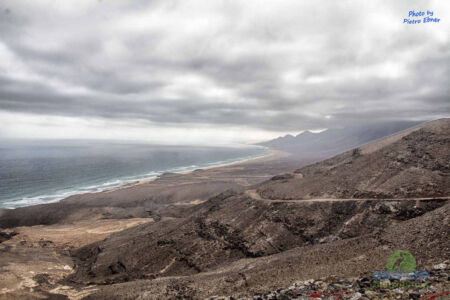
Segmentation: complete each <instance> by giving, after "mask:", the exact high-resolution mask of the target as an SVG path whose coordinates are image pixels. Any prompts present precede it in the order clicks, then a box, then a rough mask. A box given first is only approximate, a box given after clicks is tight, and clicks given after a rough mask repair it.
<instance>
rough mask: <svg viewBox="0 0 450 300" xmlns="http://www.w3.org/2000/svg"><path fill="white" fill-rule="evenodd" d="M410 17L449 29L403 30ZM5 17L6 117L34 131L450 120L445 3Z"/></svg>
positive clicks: (71, 11)
mask: <svg viewBox="0 0 450 300" xmlns="http://www.w3.org/2000/svg"><path fill="white" fill-rule="evenodd" d="M144 2H145V3H144ZM412 9H415V10H427V9H428V10H433V11H434V13H435V14H436V16H437V17H440V18H441V20H442V21H441V22H440V23H436V24H416V25H407V24H403V23H402V22H403V18H405V17H407V14H408V11H409V10H412ZM0 14H1V17H0V111H3V112H4V113H5V115H8V116H10V115H11V114H18V115H19V114H20V115H21V116H29V119H27V118H26V117H23V118H22V119H21V120H23V122H27V120H29V123H30V124H35V123H33V122H34V121H33V122H32V121H31V118H33V120H34V118H36V117H38V118H39V116H41V117H42V118H44V119H45V118H46V117H44V116H53V117H55V118H61V119H58V120H60V121H61V122H64V121H63V120H66V119H64V118H78V119H80V120H97V121H98V122H102V124H103V122H106V123H105V124H108V122H109V123H110V124H113V123H114V124H117V122H119V123H120V124H122V125H121V126H125V127H127V126H128V127H130V128H131V127H133V126H134V124H140V125H139V126H142V128H146V127H147V128H154V129H155V128H158V130H159V131H160V132H164V128H172V129H173V128H182V129H183V130H184V131H185V130H188V129H189V128H191V129H192V131H196V132H197V131H201V130H202V128H203V129H204V128H209V131H208V132H210V134H211V135H218V134H221V133H224V132H229V131H230V130H235V129H236V128H242V130H244V131H245V132H247V135H246V136H245V138H246V139H247V140H250V139H252V137H250V135H257V136H271V135H274V134H278V133H280V132H295V131H301V130H304V129H319V128H326V127H336V126H344V125H347V124H360V123H367V122H379V121H386V120H397V119H399V120H426V119H432V118H438V117H443V116H448V115H449V114H450V104H449V103H450V101H449V100H450V99H449V87H448V82H450V71H449V69H448V65H450V50H449V49H450V47H449V46H450V45H449V37H448V32H449V29H450V28H449V25H448V24H449V22H448V20H450V18H449V17H450V4H448V3H447V2H446V1H414V3H412V2H410V1H396V2H392V1H386V0H385V1H381V0H378V1H371V2H370V3H369V2H360V1H340V2H336V1H331V0H321V1H301V2H300V1H275V2H274V1H260V0H259V1H256V0H254V1H253V0H249V1H245V2H242V1H232V0H229V1H200V0H198V1H197V0H192V1H150V2H147V1H143V2H137V3H136V2H130V1H89V0H85V1H77V3H76V5H74V4H72V3H71V2H53V1H33V2H19V1H12V0H6V1H3V2H2V3H1V4H0ZM97 121H96V122H97ZM69 123H70V124H72V125H73V126H76V125H74V124H76V123H77V122H74V123H72V122H69ZM66 125H67V124H66ZM72 125H71V126H72ZM30 126H31V125H30ZM52 126H55V124H54V123H52V124H49V127H52ZM30 128H31V127H30ZM39 128H40V127H39ZM172 129H171V130H172ZM36 130H38V128H37V127H36ZM39 130H40V129H39ZM104 130H105V131H107V130H108V126H107V125H105V126H104ZM74 132H75V131H74ZM205 132H206V130H205ZM256 132H257V133H256ZM2 134H3V135H10V136H11V135H14V128H13V126H10V127H8V129H5V128H3V129H2ZM21 134H23V132H22V133H21ZM46 134H47V135H48V136H49V137H51V136H52V134H51V130H48V131H46ZM97 134H98V135H99V136H101V135H102V133H101V130H98V132H97ZM104 134H105V133H103V135H104ZM196 134H197V133H196ZM24 135H26V134H24ZM74 135H75V136H76V134H74ZM224 135H225V134H224ZM155 138H156V137H155ZM227 138H233V139H235V138H236V137H235V136H232V137H230V135H227Z"/></svg>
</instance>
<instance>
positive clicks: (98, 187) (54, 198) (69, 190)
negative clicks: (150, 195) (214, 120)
mask: <svg viewBox="0 0 450 300" xmlns="http://www.w3.org/2000/svg"><path fill="white" fill-rule="evenodd" d="M267 154H268V153H264V154H259V155H250V156H243V157H239V158H235V159H228V160H221V161H214V162H208V163H204V164H199V165H195V164H193V165H188V166H181V167H176V168H169V169H165V170H160V171H151V172H148V173H145V174H139V175H134V176H124V177H122V178H116V179H110V180H106V181H104V182H100V183H99V184H90V185H86V186H79V187H65V188H63V189H60V190H57V191H55V192H54V193H50V194H49V193H47V194H43V195H38V196H27V197H22V198H15V199H8V200H6V201H3V203H1V206H2V207H3V208H8V209H13V208H17V207H23V206H31V205H38V204H45V203H54V202H58V201H60V200H62V199H65V198H67V197H70V196H73V195H77V194H85V193H98V192H104V191H108V190H113V189H116V188H119V187H122V186H124V185H126V184H129V183H133V182H136V181H140V180H146V179H153V178H156V177H157V176H160V175H162V174H163V173H177V172H188V171H194V170H196V169H201V168H209V167H215V166H217V167H218V166H223V165H227V164H231V163H236V162H243V161H246V160H250V159H256V158H259V157H264V156H266V155H267Z"/></svg>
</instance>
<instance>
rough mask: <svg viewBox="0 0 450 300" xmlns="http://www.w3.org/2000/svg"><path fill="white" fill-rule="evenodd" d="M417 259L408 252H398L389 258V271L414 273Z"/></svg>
mask: <svg viewBox="0 0 450 300" xmlns="http://www.w3.org/2000/svg"><path fill="white" fill-rule="evenodd" d="M416 266H417V264H416V259H415V258H414V256H413V255H412V254H411V253H410V252H408V251H406V250H397V251H395V252H394V253H392V254H391V256H389V259H388V261H387V263H386V269H387V270H388V271H403V272H413V271H415V270H416Z"/></svg>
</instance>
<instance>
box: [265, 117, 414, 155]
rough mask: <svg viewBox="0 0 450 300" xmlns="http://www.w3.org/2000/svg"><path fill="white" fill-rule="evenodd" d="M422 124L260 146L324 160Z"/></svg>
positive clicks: (337, 132)
mask: <svg viewBox="0 0 450 300" xmlns="http://www.w3.org/2000/svg"><path fill="white" fill-rule="evenodd" d="M420 123H422V122H411V121H397V122H387V123H377V124H369V125H363V126H353V127H345V128H337V129H327V130H325V131H322V132H319V133H313V132H311V131H304V132H303V133H301V134H299V135H297V136H293V135H290V134H288V135H286V136H283V137H279V138H276V139H274V140H271V141H267V142H262V143H259V144H258V145H262V146H266V147H270V148H273V149H277V150H281V151H285V152H289V153H291V154H293V155H295V156H297V157H302V158H320V159H323V158H326V157H331V156H333V155H336V154H339V153H341V152H344V151H347V150H349V149H353V148H355V147H358V146H361V145H363V144H366V143H368V142H372V141H375V140H378V139H381V138H384V137H386V136H389V135H392V134H394V133H397V132H399V131H402V130H405V129H408V128H411V127H414V126H417V125H419V124H420Z"/></svg>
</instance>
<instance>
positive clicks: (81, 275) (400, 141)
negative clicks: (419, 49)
mask: <svg viewBox="0 0 450 300" xmlns="http://www.w3.org/2000/svg"><path fill="white" fill-rule="evenodd" d="M449 146H450V119H441V120H437V121H433V122H429V123H426V124H424V125H421V126H418V127H415V128H414V129H411V130H409V131H404V132H402V133H399V134H397V135H393V136H390V137H388V138H386V139H382V140H379V141H376V142H373V143H369V144H366V145H364V146H361V147H359V148H356V149H354V150H350V151H348V152H345V153H342V154H340V155H337V156H335V157H332V158H330V159H327V160H324V161H321V162H318V163H315V164H311V165H308V166H305V167H302V165H303V166H304V165H305V164H306V162H304V161H302V162H292V161H289V160H288V158H280V157H278V158H276V159H275V158H272V160H262V161H256V162H251V163H247V164H238V165H232V166H227V167H222V168H215V169H209V170H199V171H194V172H192V173H190V174H181V175H180V174H166V175H165V176H162V177H161V178H159V179H158V180H156V181H152V182H147V183H144V184H140V185H136V186H131V187H128V188H124V189H120V190H116V191H112V192H109V193H100V194H90V195H80V196H74V197H71V198H68V199H66V200H64V201H61V202H59V203H55V204H50V205H44V206H35V207H29V208H21V209H16V210H3V211H0V226H1V227H3V228H8V229H7V230H5V231H3V233H2V237H3V238H2V239H3V242H1V243H0V257H1V258H2V260H1V261H0V299H2V298H5V299H16V298H18V297H19V296H20V297H21V298H24V299H26V298H29V299H33V297H36V298H38V297H42V298H44V299H45V298H46V297H47V298H50V297H54V299H58V298H61V299H65V298H66V297H67V296H68V297H69V298H71V299H79V298H83V297H85V298H87V299H202V298H207V297H212V296H214V295H221V296H233V297H244V296H252V295H255V294H260V293H265V292H267V291H270V290H277V289H280V288H283V287H288V286H290V285H291V284H293V283H294V282H297V281H299V280H307V279H310V278H321V277H329V276H331V275H338V276H341V277H347V278H351V277H358V276H366V275H367V274H370V273H371V272H372V271H374V270H383V269H384V268H385V262H386V259H387V257H388V256H389V255H390V254H391V253H392V252H393V251H395V250H397V249H404V250H408V251H410V252H411V253H413V254H414V256H415V258H416V260H417V264H418V269H428V268H430V267H431V266H433V265H436V264H439V263H441V262H443V261H446V260H448V259H450V240H449V238H448V237H449V234H450V224H449V215H450V214H449V213H450V202H449V200H450V180H449V179H450V178H449V176H450V147H449ZM299 167H300V168H299ZM280 173H282V175H276V174H280ZM274 175H276V176H274ZM224 190H226V191H224ZM218 193H219V194H218ZM43 225H45V226H43ZM18 226H21V227H18ZM30 226H31V227H30ZM0 238H1V237H0ZM0 241H2V240H0ZM3 258H5V259H3ZM274 299H278V298H274ZM406 299H408V298H406Z"/></svg>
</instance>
